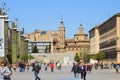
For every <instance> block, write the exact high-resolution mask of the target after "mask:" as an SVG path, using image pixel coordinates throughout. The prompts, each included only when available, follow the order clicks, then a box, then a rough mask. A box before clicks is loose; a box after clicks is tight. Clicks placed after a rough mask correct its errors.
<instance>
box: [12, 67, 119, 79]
mask: <svg viewBox="0 0 120 80" xmlns="http://www.w3.org/2000/svg"><path fill="white" fill-rule="evenodd" d="M119 71H120V70H119ZM39 76H40V78H41V80H74V77H73V73H72V72H71V67H70V66H64V67H62V70H57V69H56V68H55V69H54V72H50V69H49V68H48V71H44V67H42V70H41V71H40V74H39ZM11 78H12V80H34V74H33V72H32V71H31V70H30V71H25V72H18V71H16V72H13V74H12V76H11ZM78 80H81V79H78ZM86 80H120V73H116V72H115V69H102V70H101V69H98V70H94V69H93V70H92V72H88V73H87V76H86Z"/></svg>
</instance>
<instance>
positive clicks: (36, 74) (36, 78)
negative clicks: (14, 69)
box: [34, 72, 40, 80]
mask: <svg viewBox="0 0 120 80" xmlns="http://www.w3.org/2000/svg"><path fill="white" fill-rule="evenodd" d="M38 74H39V72H35V73H34V75H35V80H40V78H39V77H38Z"/></svg>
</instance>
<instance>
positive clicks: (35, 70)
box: [32, 61, 41, 80]
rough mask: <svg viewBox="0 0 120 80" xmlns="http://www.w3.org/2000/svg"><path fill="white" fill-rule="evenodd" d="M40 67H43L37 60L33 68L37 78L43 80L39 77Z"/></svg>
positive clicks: (36, 79)
mask: <svg viewBox="0 0 120 80" xmlns="http://www.w3.org/2000/svg"><path fill="white" fill-rule="evenodd" d="M40 69H41V67H40V66H39V65H38V62H37V61H35V64H34V66H33V69H32V71H34V75H35V80H41V79H40V78H39V77H38V74H39V71H40Z"/></svg>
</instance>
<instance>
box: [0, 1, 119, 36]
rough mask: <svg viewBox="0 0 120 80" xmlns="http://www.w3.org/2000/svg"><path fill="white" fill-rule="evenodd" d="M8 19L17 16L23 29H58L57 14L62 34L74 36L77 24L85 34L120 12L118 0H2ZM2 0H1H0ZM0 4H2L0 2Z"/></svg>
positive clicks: (28, 31) (26, 30)
mask: <svg viewBox="0 0 120 80" xmlns="http://www.w3.org/2000/svg"><path fill="white" fill-rule="evenodd" d="M4 1H5V3H6V7H8V8H9V11H8V14H9V18H10V19H11V20H12V21H15V18H17V19H18V26H19V28H24V30H25V33H31V32H33V31H34V30H36V29H38V30H42V31H45V30H58V28H59V25H60V20H61V17H62V18H63V21H64V26H65V28H66V38H74V34H77V33H78V29H79V26H80V24H82V25H83V28H84V32H85V33H86V34H88V32H89V30H91V29H92V28H93V27H94V26H96V25H99V24H102V23H103V22H105V21H106V20H108V19H109V18H110V17H112V16H113V15H115V14H117V13H119V12H120V0H4ZM0 2H1V3H2V0H0ZM0 6H1V5H0ZM1 7H2V6H1Z"/></svg>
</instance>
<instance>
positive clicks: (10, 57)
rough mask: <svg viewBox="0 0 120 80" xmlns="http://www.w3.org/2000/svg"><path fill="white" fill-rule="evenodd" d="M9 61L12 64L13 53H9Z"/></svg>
mask: <svg viewBox="0 0 120 80" xmlns="http://www.w3.org/2000/svg"><path fill="white" fill-rule="evenodd" d="M7 58H8V62H9V63H10V64H12V53H8V54H7Z"/></svg>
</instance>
